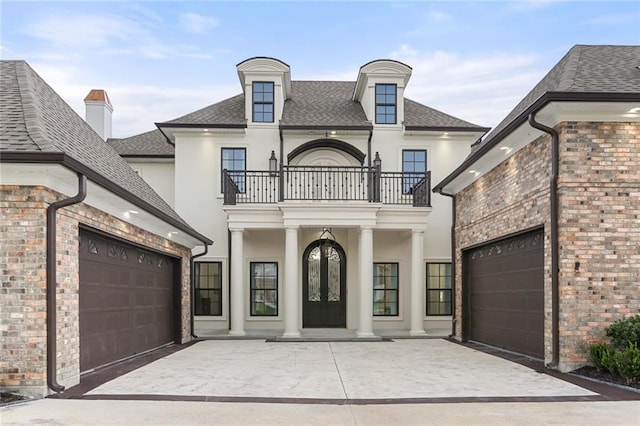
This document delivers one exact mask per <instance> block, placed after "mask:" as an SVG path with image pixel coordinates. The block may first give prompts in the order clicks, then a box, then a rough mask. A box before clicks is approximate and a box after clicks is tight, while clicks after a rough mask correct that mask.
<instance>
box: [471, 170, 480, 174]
mask: <svg viewBox="0 0 640 426" xmlns="http://www.w3.org/2000/svg"><path fill="white" fill-rule="evenodd" d="M469 173H471V174H476V173H478V172H477V171H475V170H469Z"/></svg>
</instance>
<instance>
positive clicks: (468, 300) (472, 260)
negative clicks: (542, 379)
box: [463, 229, 544, 359]
mask: <svg viewBox="0 0 640 426" xmlns="http://www.w3.org/2000/svg"><path fill="white" fill-rule="evenodd" d="M463 259H464V264H463V267H464V269H465V275H464V280H463V286H464V289H463V297H464V298H465V300H464V306H465V307H466V309H465V331H466V333H465V334H466V335H467V337H468V338H469V339H470V340H474V341H477V342H481V343H486V344H489V345H492V346H497V347H500V348H504V349H508V350H511V351H514V352H518V353H522V354H525V355H529V356H532V357H535V358H540V359H542V358H544V238H543V230H542V229H540V230H536V231H532V232H528V233H526V234H521V235H518V236H514V237H510V238H505V239H503V240H500V241H495V242H492V243H489V244H485V245H482V246H479V247H476V248H473V249H470V250H467V251H465V252H464V255H463Z"/></svg>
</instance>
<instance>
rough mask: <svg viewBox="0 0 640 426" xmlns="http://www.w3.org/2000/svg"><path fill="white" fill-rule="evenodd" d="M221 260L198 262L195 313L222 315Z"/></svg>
mask: <svg viewBox="0 0 640 426" xmlns="http://www.w3.org/2000/svg"><path fill="white" fill-rule="evenodd" d="M221 269H222V263H220V262H196V264H195V265H194V274H195V294H194V298H195V310H194V315H218V316H219V315H222V275H221V273H220V271H221Z"/></svg>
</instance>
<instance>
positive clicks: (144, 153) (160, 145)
mask: <svg viewBox="0 0 640 426" xmlns="http://www.w3.org/2000/svg"><path fill="white" fill-rule="evenodd" d="M107 143H108V144H109V145H111V146H112V147H113V149H115V150H116V151H117V152H118V154H120V155H121V156H123V157H137V156H140V157H148V156H153V157H173V156H174V155H175V148H174V146H173V145H171V144H170V143H169V142H167V138H166V137H165V136H164V135H163V134H162V132H161V131H160V130H158V129H156V130H151V131H150V132H146V133H141V134H139V135H136V136H131V137H128V138H121V139H118V138H110V139H108V140H107Z"/></svg>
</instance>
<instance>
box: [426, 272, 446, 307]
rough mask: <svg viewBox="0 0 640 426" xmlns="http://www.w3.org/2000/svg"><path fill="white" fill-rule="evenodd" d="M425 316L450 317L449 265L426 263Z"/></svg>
mask: <svg viewBox="0 0 640 426" xmlns="http://www.w3.org/2000/svg"><path fill="white" fill-rule="evenodd" d="M427 315H451V264H450V263H427Z"/></svg>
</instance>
